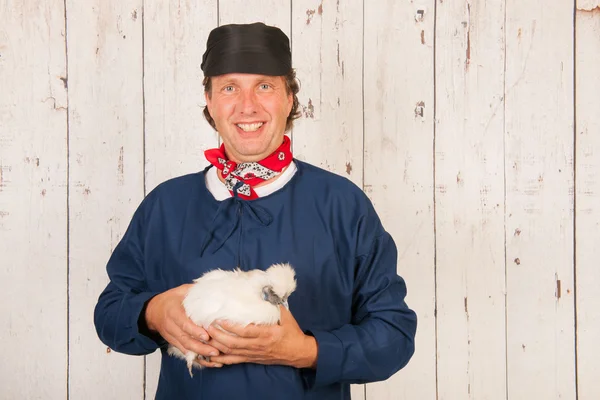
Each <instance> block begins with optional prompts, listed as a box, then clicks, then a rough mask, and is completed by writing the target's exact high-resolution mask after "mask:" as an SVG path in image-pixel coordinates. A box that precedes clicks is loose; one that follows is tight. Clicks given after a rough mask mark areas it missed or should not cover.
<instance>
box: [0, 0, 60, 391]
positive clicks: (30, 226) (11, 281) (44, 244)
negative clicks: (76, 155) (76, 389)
mask: <svg viewBox="0 0 600 400" xmlns="http://www.w3.org/2000/svg"><path fill="white" fill-rule="evenodd" d="M64 32H65V20H64V4H63V1H62V0H47V1H30V2H28V4H24V3H23V2H21V1H14V0H9V1H3V2H1V3H0V276H2V279H1V280H0V314H1V315H2V318H1V319H0V338H2V344H3V351H2V359H3V362H2V363H0V387H1V388H2V389H0V392H1V393H2V396H1V397H3V398H6V399H49V398H65V397H66V394H67V203H66V199H67V184H66V181H67V144H66V143H67V142H66V138H67V90H66V77H67V72H66V58H65V38H64Z"/></svg>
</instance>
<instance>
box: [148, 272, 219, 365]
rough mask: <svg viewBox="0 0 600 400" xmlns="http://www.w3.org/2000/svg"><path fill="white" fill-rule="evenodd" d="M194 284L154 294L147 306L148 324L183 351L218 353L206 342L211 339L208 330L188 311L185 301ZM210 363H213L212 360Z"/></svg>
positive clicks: (208, 354) (206, 354)
mask: <svg viewBox="0 0 600 400" xmlns="http://www.w3.org/2000/svg"><path fill="white" fill-rule="evenodd" d="M191 286H192V285H191V284H186V285H181V286H178V287H176V288H173V289H171V290H167V291H166V292H163V293H161V294H158V295H156V296H154V297H153V298H152V299H151V300H150V301H149V302H148V307H146V313H145V318H146V325H147V326H148V329H149V330H151V331H155V332H158V333H159V334H160V335H161V336H162V337H163V338H164V339H165V340H166V341H167V342H169V343H171V344H172V345H173V346H175V347H177V348H178V349H179V351H181V352H182V353H183V354H186V353H187V352H188V350H189V351H193V352H194V353H196V354H198V355H202V356H212V355H217V354H219V351H218V350H217V349H215V348H214V347H212V346H209V345H208V344H205V343H206V342H208V340H209V336H208V333H207V332H206V330H204V328H202V327H199V326H198V325H196V324H194V323H193V322H192V320H191V319H189V318H188V316H187V315H186V314H185V310H184V308H183V305H182V302H183V299H184V297H185V295H186V294H187V292H188V290H189V288H190V287H191ZM203 342H205V343H203ZM207 364H208V365H209V366H214V365H213V363H207Z"/></svg>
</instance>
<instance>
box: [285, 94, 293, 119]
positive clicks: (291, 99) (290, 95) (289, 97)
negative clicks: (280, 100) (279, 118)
mask: <svg viewBox="0 0 600 400" xmlns="http://www.w3.org/2000/svg"><path fill="white" fill-rule="evenodd" d="M287 97H288V112H287V115H288V116H289V115H290V113H291V112H292V107H293V106H294V95H293V94H292V93H288V96H287Z"/></svg>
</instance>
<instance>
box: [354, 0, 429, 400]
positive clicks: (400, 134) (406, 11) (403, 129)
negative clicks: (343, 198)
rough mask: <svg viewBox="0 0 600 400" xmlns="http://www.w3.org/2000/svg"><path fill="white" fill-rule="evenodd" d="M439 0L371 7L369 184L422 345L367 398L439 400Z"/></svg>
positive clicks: (366, 74)
mask: <svg viewBox="0 0 600 400" xmlns="http://www.w3.org/2000/svg"><path fill="white" fill-rule="evenodd" d="M434 21H435V13H434V2H433V1H430V0H421V1H415V2H412V3H411V2H399V1H393V0H392V1H386V2H381V3H379V4H378V5H377V6H376V7H374V6H373V5H370V6H367V7H365V37H364V116H365V131H364V141H365V151H364V166H365V167H364V168H365V176H364V189H365V192H366V193H367V195H368V196H369V198H370V199H371V200H372V201H373V203H374V206H375V208H376V210H377V211H378V213H379V216H380V218H381V220H382V222H383V224H384V227H385V228H386V229H387V230H388V231H389V232H390V234H391V235H392V237H393V238H394V240H395V242H396V246H397V248H398V274H399V275H400V276H402V277H403V278H404V279H405V281H406V285H407V289H408V296H407V298H406V301H407V303H408V305H409V307H411V308H412V309H414V310H415V311H416V312H417V315H418V327H417V338H418V339H417V345H416V350H415V354H414V356H413V358H412V359H411V361H410V362H409V364H408V366H406V367H405V368H404V369H403V370H401V371H400V372H399V373H397V374H396V375H395V376H393V377H392V378H390V379H388V380H387V381H385V382H381V383H375V384H368V385H367V397H366V398H367V399H382V400H385V399H389V400H399V399H423V400H427V399H431V400H433V399H435V398H436V368H435V366H436V363H435V340H436V339H435V314H434V309H435V285H434V283H435V276H434V229H433V128H434V126H433V122H434V119H433V118H434V102H433V97H434V96H433V95H434V91H433V79H434V75H433V56H434V53H433V52H434V47H433V38H434V30H433V26H434Z"/></svg>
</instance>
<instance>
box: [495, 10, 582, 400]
mask: <svg viewBox="0 0 600 400" xmlns="http://www.w3.org/2000/svg"><path fill="white" fill-rule="evenodd" d="M573 31H574V27H573V3H572V2H565V1H560V0H551V1H542V0H535V1H527V2H522V1H516V0H510V1H507V5H506V91H505V93H506V94H505V96H506V100H505V101H506V114H505V121H506V129H505V145H506V153H505V154H506V158H505V160H506V161H505V165H506V167H505V172H506V258H507V369H508V398H510V399H532V398H536V399H562V400H568V399H575V398H576V394H575V363H574V360H575V353H574V351H575V337H574V312H573V311H574V299H573V295H574V294H573V289H574V288H573V256H574V248H573V234H574V232H573V173H574V171H573V153H574V143H573V118H574V115H573V101H574V98H573V68H574V66H573V52H574V49H573ZM548 49H551V51H548ZM486 84H487V82H486Z"/></svg>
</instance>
